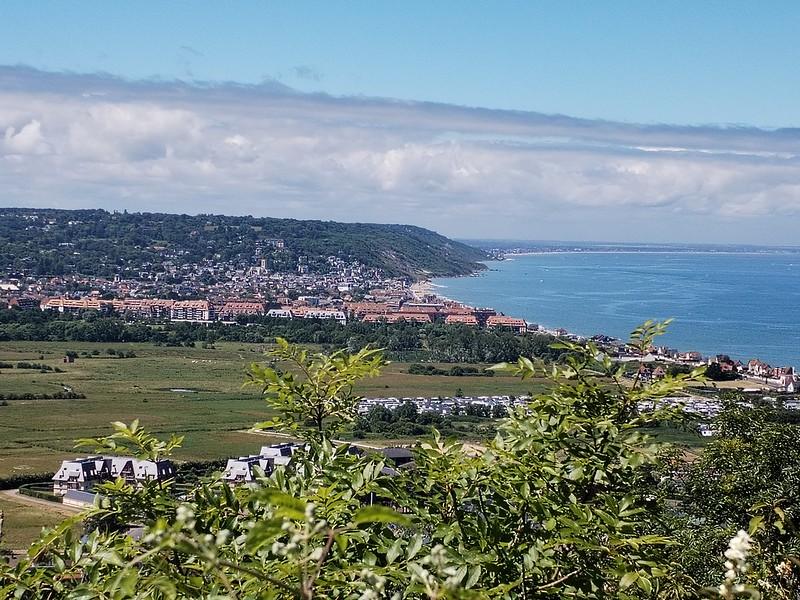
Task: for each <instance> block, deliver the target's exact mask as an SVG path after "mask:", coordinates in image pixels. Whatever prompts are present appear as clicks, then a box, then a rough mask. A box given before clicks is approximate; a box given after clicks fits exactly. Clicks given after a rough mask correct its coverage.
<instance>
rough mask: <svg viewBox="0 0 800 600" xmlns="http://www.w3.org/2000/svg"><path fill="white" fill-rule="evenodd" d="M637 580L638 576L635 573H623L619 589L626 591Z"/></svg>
mask: <svg viewBox="0 0 800 600" xmlns="http://www.w3.org/2000/svg"><path fill="white" fill-rule="evenodd" d="M637 579H639V574H638V573H637V572H636V571H631V572H629V573H625V575H623V576H622V579H620V580H619V587H620V589H623V590H625V589H628V588H629V587H631V586H632V585H633V584H634V583H636V580H637Z"/></svg>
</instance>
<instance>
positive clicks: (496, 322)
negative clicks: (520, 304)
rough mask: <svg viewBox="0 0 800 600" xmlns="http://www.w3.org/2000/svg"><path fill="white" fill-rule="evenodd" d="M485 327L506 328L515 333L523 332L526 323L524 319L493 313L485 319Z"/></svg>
mask: <svg viewBox="0 0 800 600" xmlns="http://www.w3.org/2000/svg"><path fill="white" fill-rule="evenodd" d="M486 328H487V329H506V330H509V331H513V332H515V333H525V331H526V330H527V329H528V325H527V323H525V320H524V319H517V318H516V317H506V316H503V315H494V316H491V317H489V318H488V319H486Z"/></svg>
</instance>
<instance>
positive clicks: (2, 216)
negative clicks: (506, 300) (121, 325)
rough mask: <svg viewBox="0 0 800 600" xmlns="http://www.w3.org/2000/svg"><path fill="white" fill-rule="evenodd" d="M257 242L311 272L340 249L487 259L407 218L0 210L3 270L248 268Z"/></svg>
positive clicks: (414, 268) (429, 263)
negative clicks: (391, 221)
mask: <svg viewBox="0 0 800 600" xmlns="http://www.w3.org/2000/svg"><path fill="white" fill-rule="evenodd" d="M276 239H280V240H283V242H284V244H285V248H283V249H282V250H280V251H275V250H274V248H273V246H271V245H270V240H276ZM259 248H261V249H262V254H261V256H267V257H268V260H269V261H270V266H271V267H272V268H274V269H275V270H293V269H294V268H295V267H296V265H297V262H298V260H303V261H304V262H305V263H306V264H308V265H309V267H310V269H311V271H314V270H317V269H321V268H323V266H324V264H325V261H326V258H327V257H328V256H337V257H339V258H343V259H347V260H358V261H359V262H361V263H363V264H365V265H367V266H369V267H375V268H380V269H383V271H384V272H385V273H386V274H388V275H395V276H401V275H406V276H410V277H414V278H420V277H425V276H439V275H464V274H467V273H470V272H472V271H475V270H479V269H481V268H483V265H481V264H479V263H478V262H477V261H481V260H484V259H486V258H487V256H486V254H485V253H484V252H483V251H481V250H478V249H477V248H473V247H471V246H468V245H466V244H462V243H460V242H456V241H453V240H451V239H448V238H446V237H444V236H442V235H439V234H438V233H435V232H433V231H430V230H428V229H423V228H421V227H414V226H411V225H380V224H373V223H338V222H334V221H300V220H296V219H272V218H256V217H249V216H247V217H231V216H222V215H197V216H192V215H172V214H159V213H127V212H125V213H116V212H115V213H110V212H107V211H104V210H57V209H29V208H6V209H2V208H0V275H1V274H2V273H14V272H23V273H25V274H32V275H63V274H69V273H80V274H84V275H102V276H109V275H113V274H115V273H123V274H125V273H135V272H137V271H139V270H149V268H150V267H152V266H153V265H159V264H161V263H163V262H164V261H165V260H169V261H172V262H174V263H176V264H187V263H196V262H200V261H203V260H211V261H214V262H226V263H232V264H234V265H239V264H241V265H247V264H253V261H254V260H255V259H256V257H257V255H258V249H259ZM302 257H305V258H302Z"/></svg>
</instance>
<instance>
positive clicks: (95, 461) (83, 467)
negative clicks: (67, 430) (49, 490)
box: [52, 456, 109, 496]
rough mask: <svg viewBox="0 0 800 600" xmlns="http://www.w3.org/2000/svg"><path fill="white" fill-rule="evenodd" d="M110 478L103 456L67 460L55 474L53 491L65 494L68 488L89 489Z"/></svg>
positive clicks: (57, 493) (61, 494)
mask: <svg viewBox="0 0 800 600" xmlns="http://www.w3.org/2000/svg"><path fill="white" fill-rule="evenodd" d="M108 479H109V477H108V468H107V467H106V464H105V461H104V460H103V457H102V456H88V457H86V458H75V459H73V460H65V461H63V462H62V463H61V467H60V468H59V469H58V471H56V474H55V475H53V480H52V481H53V493H54V494H56V495H57V496H63V495H64V494H66V493H67V491H68V490H81V491H88V490H91V489H92V488H93V487H94V486H95V484H97V483H100V482H102V481H107V480H108Z"/></svg>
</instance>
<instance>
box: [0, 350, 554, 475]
mask: <svg viewBox="0 0 800 600" xmlns="http://www.w3.org/2000/svg"><path fill="white" fill-rule="evenodd" d="M109 347H112V348H114V349H115V350H118V351H120V350H124V351H126V352H130V351H133V352H134V353H135V354H136V357H135V358H124V359H120V358H113V357H112V356H110V355H109V354H107V353H106V349H107V348H109ZM68 350H72V351H75V352H78V353H82V352H89V353H91V352H92V351H93V350H98V351H99V352H100V354H99V355H98V356H97V357H96V358H81V357H79V358H78V359H76V361H75V362H74V363H72V364H66V363H64V362H63V356H64V354H65V353H66V352H67V351H68ZM264 350H265V348H264V346H263V345H255V344H252V345H248V344H242V343H219V344H217V347H216V348H214V349H202V348H176V347H159V346H153V345H151V344H113V345H109V344H93V343H80V342H74V343H73V342H4V343H0V361H3V362H11V363H15V364H16V362H17V361H27V362H36V363H43V364H46V365H48V366H51V367H54V368H55V367H58V368H59V369H62V370H63V371H64V372H63V373H56V372H46V373H41V372H39V371H37V370H23V369H17V368H13V369H0V394H3V393H5V394H7V393H16V394H20V393H28V392H31V393H37V394H53V393H56V392H59V391H63V390H64V388H65V386H66V387H68V388H71V389H72V390H74V391H75V392H77V393H81V394H85V395H86V398H85V399H80V400H9V401H8V405H7V406H0V477H2V476H7V475H10V474H15V473H37V472H44V471H53V470H55V469H56V468H57V467H58V465H59V464H60V461H61V460H62V459H64V458H67V457H70V456H76V455H79V454H81V453H84V454H85V451H84V450H74V449H73V440H75V439H77V438H81V437H96V436H99V435H103V434H105V433H107V432H108V431H110V428H109V423H110V422H111V421H125V422H130V421H132V420H133V419H136V418H139V419H140V420H141V423H142V424H143V425H144V426H145V427H147V428H148V429H150V430H151V431H153V432H157V433H159V434H162V435H165V434H169V433H177V434H183V435H185V436H186V439H185V441H184V445H183V447H182V448H181V449H180V450H179V451H178V452H177V453H176V458H178V459H187V460H188V459H207V458H222V457H228V456H237V455H240V454H248V453H253V452H256V451H257V450H258V449H259V448H260V446H261V445H262V444H264V443H269V442H271V441H272V439H271V438H270V437H269V436H263V435H256V434H252V433H246V432H245V431H244V430H246V429H247V428H249V427H250V426H251V425H252V424H253V423H255V422H257V421H261V420H264V419H265V418H266V417H267V416H268V415H269V413H268V411H267V408H266V405H265V403H264V401H263V399H261V398H260V397H259V393H258V390H256V389H254V388H243V387H242V383H243V381H244V380H245V369H246V367H247V365H248V364H249V363H251V362H253V361H257V360H260V359H261V358H262V356H263V354H262V353H263V351H264ZM407 369H408V365H407V364H403V363H394V364H390V365H389V366H388V367H386V369H385V370H384V373H383V374H382V375H381V376H380V377H378V378H375V379H371V380H368V381H366V382H365V383H364V384H363V385H362V386H361V388H360V389H359V393H360V394H362V395H365V396H396V397H403V396H423V395H424V396H438V395H442V396H451V395H454V394H455V393H456V391H457V390H458V389H461V391H462V392H463V393H464V394H465V395H489V394H522V393H525V392H530V391H534V392H536V391H540V390H541V389H543V386H544V383H543V382H542V381H537V380H534V381H526V382H524V383H523V382H520V381H519V380H518V379H516V378H513V377H509V376H497V377H447V376H425V375H409V374H408V373H406V371H407ZM178 388H185V389H190V390H194V391H192V392H180V391H171V390H174V389H178Z"/></svg>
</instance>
